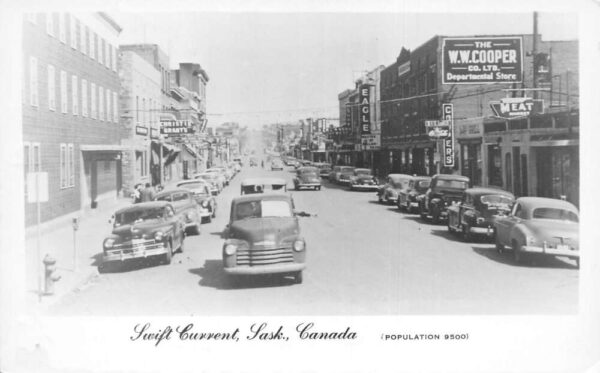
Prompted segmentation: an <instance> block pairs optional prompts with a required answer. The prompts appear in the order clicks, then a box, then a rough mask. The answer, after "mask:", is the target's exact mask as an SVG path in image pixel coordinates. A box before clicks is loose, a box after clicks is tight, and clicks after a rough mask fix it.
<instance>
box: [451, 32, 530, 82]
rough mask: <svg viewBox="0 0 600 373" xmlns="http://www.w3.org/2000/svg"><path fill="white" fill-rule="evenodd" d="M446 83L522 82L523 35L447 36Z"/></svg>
mask: <svg viewBox="0 0 600 373" xmlns="http://www.w3.org/2000/svg"><path fill="white" fill-rule="evenodd" d="M442 75H443V77H442V82H443V84H486V83H487V84H491V83H521V82H522V81H523V39H522V37H520V36H515V37H475V38H445V39H444V40H443V41H442Z"/></svg>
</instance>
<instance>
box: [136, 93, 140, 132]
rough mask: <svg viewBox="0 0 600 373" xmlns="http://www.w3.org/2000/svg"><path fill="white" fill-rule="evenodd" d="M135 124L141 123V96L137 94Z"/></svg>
mask: <svg viewBox="0 0 600 373" xmlns="http://www.w3.org/2000/svg"><path fill="white" fill-rule="evenodd" d="M135 124H137V125H138V126H139V125H140V96H135Z"/></svg>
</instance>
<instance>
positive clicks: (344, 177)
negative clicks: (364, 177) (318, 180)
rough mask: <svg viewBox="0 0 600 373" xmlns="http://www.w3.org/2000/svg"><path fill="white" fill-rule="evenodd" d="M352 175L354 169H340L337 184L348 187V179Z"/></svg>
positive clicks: (343, 167) (346, 167)
mask: <svg viewBox="0 0 600 373" xmlns="http://www.w3.org/2000/svg"><path fill="white" fill-rule="evenodd" d="M352 175H354V167H351V166H342V167H341V168H340V176H339V178H338V180H337V181H338V184H341V185H350V177H352Z"/></svg>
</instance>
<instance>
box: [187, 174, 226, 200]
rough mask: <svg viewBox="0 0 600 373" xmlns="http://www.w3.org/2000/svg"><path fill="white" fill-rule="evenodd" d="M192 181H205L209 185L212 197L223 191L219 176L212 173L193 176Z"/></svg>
mask: <svg viewBox="0 0 600 373" xmlns="http://www.w3.org/2000/svg"><path fill="white" fill-rule="evenodd" d="M194 179H200V180H206V181H207V182H208V183H210V192H211V194H212V195H213V196H216V195H217V194H219V193H221V191H222V190H223V187H224V185H223V183H222V180H221V178H220V177H219V175H217V174H216V173H214V172H202V173H199V174H196V175H194Z"/></svg>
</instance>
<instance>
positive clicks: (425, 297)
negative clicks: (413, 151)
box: [49, 166, 579, 315]
mask: <svg viewBox="0 0 600 373" xmlns="http://www.w3.org/2000/svg"><path fill="white" fill-rule="evenodd" d="M259 175H270V176H274V175H276V176H282V177H285V178H286V179H288V180H289V181H290V185H291V179H292V177H293V172H292V170H291V168H288V169H286V170H285V171H280V172H271V171H265V170H262V169H260V168H248V167H247V166H246V167H245V169H244V170H243V171H242V172H241V173H240V174H238V175H237V176H236V178H235V179H234V180H233V181H232V184H231V185H230V186H229V187H227V188H226V189H225V190H224V191H223V193H221V195H219V197H218V203H219V209H218V214H217V218H216V219H215V220H213V222H212V223H209V224H204V225H203V227H202V228H203V230H202V234H201V235H200V236H188V238H187V239H186V243H185V252H184V253H183V254H176V255H175V256H174V260H173V263H172V264H171V265H170V266H165V265H161V264H157V263H136V264H135V265H129V266H127V267H125V268H123V269H121V270H118V271H115V272H111V273H104V274H101V275H99V276H98V277H96V278H94V279H93V280H92V281H91V282H90V283H89V284H88V285H87V286H85V287H84V288H83V289H82V290H81V291H79V292H77V293H72V294H69V295H67V296H66V297H65V298H64V299H63V300H62V301H61V302H60V303H58V304H57V305H55V306H54V307H52V308H51V309H50V310H49V312H50V313H52V314H60V315H69V314H78V315H139V314H148V315H258V314H260V315H271V314H272V315H300V314H303V315H307V314H315V315H338V314H339V315H369V314H375V315H376V314H382V315H383V314H521V313H522V314H535V313H538V314H554V313H572V312H576V311H577V289H578V273H579V272H578V271H577V270H576V269H575V266H574V265H573V263H572V262H569V261H567V260H564V261H562V260H559V259H547V260H544V261H540V262H538V263H535V265H527V266H516V265H515V264H514V263H513V261H512V258H511V256H510V253H504V254H498V253H497V252H496V251H495V249H494V246H493V244H491V243H488V242H482V241H480V242H476V243H465V242H462V240H461V239H460V238H458V237H454V236H452V235H450V234H449V233H448V232H447V231H446V228H445V227H444V226H442V225H439V226H434V225H431V224H427V223H423V222H422V221H421V220H420V219H419V217H418V216H417V215H409V214H405V213H401V212H399V211H398V210H397V209H396V207H395V206H383V205H380V204H378V203H377V202H376V198H375V193H372V192H349V191H346V190H345V189H342V188H341V187H339V186H336V185H332V184H330V183H329V182H327V181H324V182H323V188H322V190H321V191H309V190H307V191H292V192H291V193H292V194H293V196H294V200H295V204H296V208H297V210H300V211H305V212H308V213H310V214H311V215H312V216H311V217H302V218H300V219H301V222H300V224H301V228H302V231H303V235H304V237H305V238H306V242H307V247H308V259H307V270H306V271H305V274H304V276H305V278H304V283H303V284H301V285H294V284H292V279H291V278H289V279H288V278H277V277H275V278H272V277H262V278H247V279H246V280H245V281H243V282H242V283H241V284H240V283H234V282H233V281H231V279H230V278H228V277H227V276H226V275H225V274H224V273H223V270H222V265H221V247H222V239H221V237H220V233H221V231H222V229H223V228H224V226H225V225H226V224H227V219H228V213H229V211H228V210H229V204H230V201H231V199H232V198H234V197H235V196H237V195H239V185H240V182H241V180H242V179H244V178H246V177H252V176H259ZM98 229H104V230H106V232H108V231H109V230H110V226H109V225H108V224H107V226H106V227H99V228H98ZM90 244H93V245H97V247H98V249H99V251H98V254H97V256H96V259H97V260H96V261H95V262H96V263H99V261H100V256H101V253H100V242H93V243H92V242H91V243H90Z"/></svg>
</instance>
